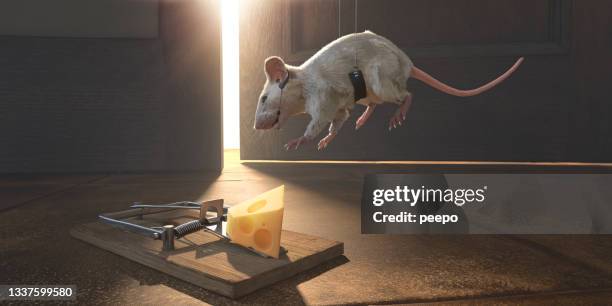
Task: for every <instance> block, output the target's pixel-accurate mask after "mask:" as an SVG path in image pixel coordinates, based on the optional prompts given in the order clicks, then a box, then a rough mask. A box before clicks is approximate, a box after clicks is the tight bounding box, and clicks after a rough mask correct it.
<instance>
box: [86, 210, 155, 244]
mask: <svg viewBox="0 0 612 306" xmlns="http://www.w3.org/2000/svg"><path fill="white" fill-rule="evenodd" d="M98 217H99V218H100V219H102V220H104V222H106V223H109V224H111V225H119V226H121V227H122V228H125V229H127V230H131V231H134V232H137V233H140V234H145V235H148V236H151V237H152V238H154V239H160V238H161V235H162V232H161V231H156V230H154V229H152V228H149V227H146V226H141V225H138V224H134V223H130V222H125V221H121V220H117V219H113V218H109V217H106V216H104V215H99V216H98Z"/></svg>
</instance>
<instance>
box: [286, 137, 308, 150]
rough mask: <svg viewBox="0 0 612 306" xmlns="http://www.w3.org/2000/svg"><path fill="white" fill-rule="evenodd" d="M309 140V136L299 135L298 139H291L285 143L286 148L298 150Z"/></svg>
mask: <svg viewBox="0 0 612 306" xmlns="http://www.w3.org/2000/svg"><path fill="white" fill-rule="evenodd" d="M308 141H309V140H308V138H306V137H304V136H302V137H298V138H296V139H293V140H290V141H289V142H288V143H287V144H286V145H285V150H287V151H289V150H291V149H294V150H297V148H298V147H299V146H300V145H302V144H305V143H307V142H308Z"/></svg>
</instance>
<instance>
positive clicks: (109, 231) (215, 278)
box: [70, 211, 344, 298]
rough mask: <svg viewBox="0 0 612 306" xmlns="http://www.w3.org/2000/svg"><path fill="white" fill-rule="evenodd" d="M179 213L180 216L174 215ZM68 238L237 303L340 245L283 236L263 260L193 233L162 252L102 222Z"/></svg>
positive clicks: (151, 218) (156, 222)
mask: <svg viewBox="0 0 612 306" xmlns="http://www.w3.org/2000/svg"><path fill="white" fill-rule="evenodd" d="M178 213H182V212H178ZM186 220H188V219H186V218H185V216H179V215H177V212H176V211H170V212H164V213H159V214H155V215H147V216H144V217H142V219H139V218H138V217H134V218H131V219H129V221H130V222H133V223H138V224H140V225H143V226H148V227H150V226H161V225H163V224H180V223H182V222H185V221H186ZM70 234H71V235H72V236H73V237H75V238H77V239H80V240H83V241H85V242H88V243H91V244H93V245H95V246H97V247H100V248H102V249H105V250H108V251H110V252H113V253H115V254H118V255H120V256H123V257H126V258H128V259H130V260H133V261H136V262H138V263H141V264H143V265H145V266H149V267H151V268H154V269H156V270H159V271H161V272H163V273H167V274H169V275H172V276H174V277H177V278H179V279H182V280H184V281H187V282H189V283H192V284H194V285H196V286H200V287H202V288H204V289H207V290H210V291H213V292H216V293H218V294H221V295H224V296H227V297H230V298H238V297H241V296H244V295H246V294H248V293H251V292H253V291H255V290H257V289H260V288H262V287H266V286H269V285H271V284H273V283H276V282H278V281H281V280H283V279H286V278H289V277H291V276H293V275H295V274H297V273H300V272H303V271H305V270H308V269H311V268H314V267H315V266H317V265H319V264H321V263H323V262H325V261H328V260H330V259H333V258H335V257H337V256H341V255H342V254H343V252H344V244H343V243H342V242H337V241H331V240H327V239H323V238H319V237H314V236H310V235H306V234H300V233H296V232H291V231H285V230H284V231H283V232H282V235H281V245H282V247H283V248H284V249H285V250H286V253H285V254H283V255H281V257H280V258H279V259H272V258H264V257H261V256H258V255H256V254H254V253H252V252H250V251H249V250H246V249H244V248H242V247H239V246H237V245H235V244H233V243H231V242H228V241H227V240H224V239H220V238H219V237H217V236H215V235H214V234H211V233H208V232H205V231H198V232H196V233H192V234H189V235H187V236H186V237H184V238H182V239H178V240H176V241H175V246H176V249H175V250H172V251H161V249H162V241H160V240H153V239H151V238H149V237H146V236H143V235H139V234H136V233H133V232H130V231H127V230H125V229H121V228H117V227H114V226H111V225H109V224H107V223H103V222H101V221H96V222H92V223H87V224H82V225H78V226H76V227H74V228H73V229H72V230H71V231H70Z"/></svg>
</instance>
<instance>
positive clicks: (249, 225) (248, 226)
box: [239, 217, 253, 234]
mask: <svg viewBox="0 0 612 306" xmlns="http://www.w3.org/2000/svg"><path fill="white" fill-rule="evenodd" d="M239 227H240V231H242V232H243V233H245V234H250V233H251V232H252V231H253V220H251V218H248V217H246V218H241V219H240V221H239Z"/></svg>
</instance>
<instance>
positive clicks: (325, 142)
mask: <svg viewBox="0 0 612 306" xmlns="http://www.w3.org/2000/svg"><path fill="white" fill-rule="evenodd" d="M335 137H336V133H329V134H327V136H325V137H323V139H321V140H320V141H319V145H318V146H317V150H319V151H321V150H323V149H325V148H327V145H329V143H330V142H332V140H334V138H335Z"/></svg>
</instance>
